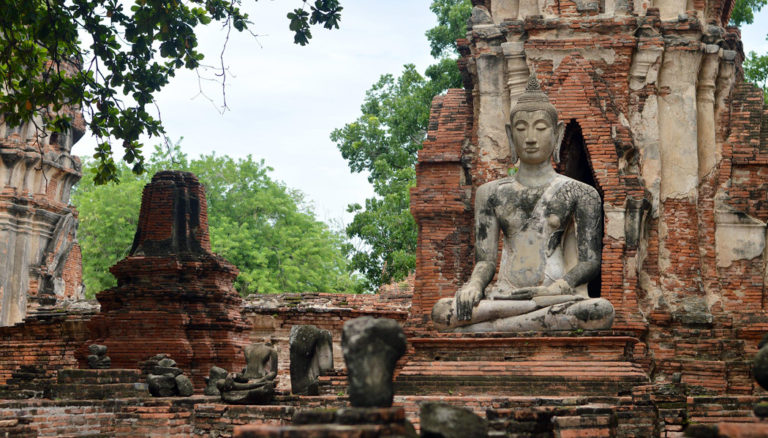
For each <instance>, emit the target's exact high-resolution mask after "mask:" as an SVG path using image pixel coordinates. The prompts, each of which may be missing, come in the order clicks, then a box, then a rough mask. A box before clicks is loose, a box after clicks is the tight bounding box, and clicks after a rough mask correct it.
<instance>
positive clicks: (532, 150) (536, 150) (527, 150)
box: [524, 148, 539, 154]
mask: <svg viewBox="0 0 768 438" xmlns="http://www.w3.org/2000/svg"><path fill="white" fill-rule="evenodd" d="M524 150H525V151H526V152H528V153H529V154H532V153H534V152H538V151H539V148H525V149H524Z"/></svg>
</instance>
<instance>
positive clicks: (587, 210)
mask: <svg viewBox="0 0 768 438" xmlns="http://www.w3.org/2000/svg"><path fill="white" fill-rule="evenodd" d="M570 189H571V190H572V191H573V192H574V193H572V195H573V198H572V199H573V202H574V203H575V208H574V211H573V222H574V225H575V229H576V241H577V245H578V255H579V261H578V263H576V265H575V266H574V267H573V268H571V270H569V271H568V272H567V273H566V274H565V276H564V277H563V280H565V282H566V283H568V285H569V286H570V287H571V288H575V287H576V286H579V285H582V284H584V283H587V282H588V281H589V280H591V279H592V278H594V277H595V276H596V275H597V274H598V273H599V272H600V259H601V253H602V240H603V208H602V201H601V200H600V195H598V194H597V190H595V188H594V187H591V186H588V185H586V184H574V185H573V186H572V187H570Z"/></svg>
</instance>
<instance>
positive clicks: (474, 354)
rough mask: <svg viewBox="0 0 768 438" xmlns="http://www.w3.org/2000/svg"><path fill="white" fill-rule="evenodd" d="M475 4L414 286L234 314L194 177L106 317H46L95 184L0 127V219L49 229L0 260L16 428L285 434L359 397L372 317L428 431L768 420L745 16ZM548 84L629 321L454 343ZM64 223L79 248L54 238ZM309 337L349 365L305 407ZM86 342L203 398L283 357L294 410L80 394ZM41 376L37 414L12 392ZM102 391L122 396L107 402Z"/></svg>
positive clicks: (113, 294) (607, 276) (583, 430)
mask: <svg viewBox="0 0 768 438" xmlns="http://www.w3.org/2000/svg"><path fill="white" fill-rule="evenodd" d="M473 4H474V9H473V12H472V18H471V19H470V25H469V28H468V32H467V37H466V39H462V40H460V41H459V49H460V53H461V56H462V57H461V59H460V61H459V65H460V68H461V71H462V74H463V78H464V85H465V88H464V89H456V90H449V91H448V92H447V94H445V95H443V96H439V97H437V98H436V99H435V100H434V102H433V106H432V113H431V118H430V124H429V132H428V134H427V140H426V141H425V143H424V148H423V150H421V151H420V152H419V161H418V164H417V186H416V187H415V188H413V189H412V192H411V211H412V213H413V215H414V217H415V218H416V221H417V223H418V227H419V241H418V248H417V267H416V274H415V277H414V279H413V286H412V288H411V287H406V288H403V289H398V288H388V289H387V290H386V292H383V293H380V294H378V295H356V296H351V295H334V294H323V293H317V294H284V295H257V296H251V297H248V298H246V299H243V300H241V299H240V298H238V297H237V296H236V295H235V294H234V292H233V290H232V289H231V284H232V283H231V282H232V278H233V275H234V273H233V272H234V271H233V267H232V266H231V265H229V264H228V263H227V262H226V261H224V260H222V259H220V258H218V257H216V256H215V255H213V254H211V253H210V246H209V244H208V243H207V239H208V237H207V229H206V228H205V224H206V220H205V200H204V194H203V193H202V191H201V190H200V189H199V187H200V186H199V184H196V182H195V181H194V179H193V178H192V177H191V176H190V177H184V178H181V179H178V178H177V177H174V176H172V175H171V174H169V175H165V176H163V175H161V176H160V177H158V180H157V181H156V182H153V184H151V185H150V186H149V187H148V188H147V189H146V191H145V195H144V200H143V205H142V214H143V215H144V216H142V218H146V221H144V219H142V225H140V227H139V232H137V240H136V242H137V243H136V244H135V245H134V250H133V251H132V252H131V255H129V256H128V257H127V258H126V259H125V260H123V261H121V262H119V263H118V264H117V265H116V266H115V267H114V268H113V273H114V274H115V275H116V276H117V277H118V279H119V284H118V286H117V287H116V288H114V289H110V290H108V291H105V292H102V293H101V294H99V295H98V298H99V301H100V303H101V308H100V309H98V308H95V307H87V306H82V307H81V308H80V310H78V311H75V310H72V309H70V310H67V309H66V308H64V307H62V308H61V309H62V311H59V312H53V311H40V310H34V309H35V306H32V305H30V304H27V303H38V302H39V303H40V304H39V305H42V302H41V301H40V300H41V298H40V297H43V296H50V297H54V298H55V300H53V301H51V305H53V304H56V303H60V302H65V301H66V299H67V298H69V297H76V296H77V293H78V292H77V288H76V285H77V284H78V279H77V270H76V269H72V270H68V268H67V267H68V266H70V267H71V266H76V263H77V262H76V256H77V246H76V243H74V237H73V234H71V231H67V230H69V229H70V228H66V227H67V219H63V218H66V217H68V216H67V214H71V215H72V216H71V218H73V219H68V220H70V221H73V220H74V218H76V215H75V213H74V212H73V211H72V209H71V207H68V206H66V202H67V194H68V190H69V188H70V187H71V185H72V183H74V181H76V180H77V178H78V176H79V174H78V171H77V165H76V163H77V162H76V159H74V158H70V157H69V155H68V153H67V152H66V151H67V150H68V149H67V148H65V147H64V146H59V145H58V144H54V143H52V144H51V145H50V146H47V147H48V148H49V149H50V152H49V155H50V157H51V158H50V160H49V161H50V164H48V161H46V162H45V165H44V166H43V168H44V169H47V170H46V172H49V173H46V175H47V179H44V178H43V177H42V176H37V175H38V174H36V173H34V172H35V171H37V168H38V166H37V165H36V164H34V163H33V161H24V160H22V159H21V158H23V157H27V156H32V155H30V152H29V151H28V152H24V151H26V149H25V147H26V148H29V146H28V144H29V143H28V141H27V140H26V137H24V136H23V135H20V134H19V133H18V132H11V131H5V132H6V133H5V134H4V140H3V141H2V149H1V150H0V152H2V154H3V168H2V169H3V173H2V175H5V176H4V177H3V178H4V179H3V180H2V184H4V186H3V187H4V188H3V191H2V193H0V202H1V203H2V204H0V205H2V206H3V208H4V211H6V212H9V213H8V214H6V215H3V216H0V223H4V222H2V221H8V220H9V219H4V218H7V217H9V216H8V215H11V216H12V217H13V218H14V219H13V221H16V222H13V223H14V224H16V223H20V219H16V218H19V217H22V216H23V217H31V218H39V219H35V220H39V221H43V219H44V222H45V223H46V224H47V225H46V227H47V228H45V229H42V228H40V227H37V228H35V227H31V226H30V227H21V226H19V225H14V226H13V227H11V226H7V227H3V228H2V229H0V233H5V234H2V236H3V240H2V242H3V245H5V246H8V243H7V242H13V241H16V242H21V241H22V240H23V239H26V240H25V242H31V243H27V244H25V245H28V246H26V247H25V248H28V252H27V253H28V254H32V253H35V254H36V255H37V256H38V257H37V258H31V256H30V257H28V258H23V257H20V256H18V255H16V254H19V253H22V252H23V251H22V250H19V249H14V250H13V251H14V253H13V254H14V257H11V258H9V256H8V254H11V250H10V249H8V250H4V251H3V252H0V256H1V257H5V259H3V260H15V261H16V263H18V264H8V263H4V264H2V265H3V266H13V270H12V273H10V274H9V273H8V269H6V270H3V271H2V272H0V280H2V281H3V282H4V283H2V288H3V289H2V291H3V301H2V303H3V304H2V306H3V307H2V315H3V318H6V319H3V320H2V321H0V322H2V323H4V324H5V325H9V324H13V323H17V322H19V323H18V324H15V325H12V326H9V327H3V328H1V329H0V337H2V339H3V343H2V344H1V345H0V348H1V349H2V353H0V383H2V382H5V383H6V385H5V386H4V387H3V388H2V389H0V395H3V397H2V398H3V399H4V400H2V401H0V432H7V433H9V434H13V433H16V434H18V436H57V435H67V436H78V435H87V434H88V433H99V434H102V435H109V436H142V435H148V434H150V433H154V434H157V435H163V436H189V435H200V436H230V435H231V434H232V433H233V429H234V427H235V426H236V425H244V424H262V425H287V424H290V423H291V419H292V417H293V415H294V413H295V412H297V411H299V410H302V409H307V408H313V407H323V408H336V407H343V406H346V405H347V403H348V401H347V398H346V395H345V391H346V379H345V373H346V372H345V369H344V361H343V360H342V356H341V351H340V336H341V327H342V324H343V323H344V321H346V320H349V319H351V318H355V317H358V316H364V315H371V316H377V317H387V318H392V319H395V320H397V321H399V322H400V323H401V324H402V325H403V327H404V329H405V333H406V335H407V338H408V351H407V353H406V355H405V356H404V357H403V358H402V359H401V361H400V363H399V366H398V370H397V372H396V376H395V388H396V395H395V406H400V407H403V408H404V409H405V413H406V416H407V418H408V419H409V420H411V421H413V422H414V423H415V424H416V425H417V426H418V420H419V419H418V406H419V405H420V404H422V403H424V402H427V401H438V400H439V401H445V402H447V403H450V404H453V405H457V406H464V407H468V408H470V409H472V410H473V411H475V412H476V413H478V414H480V415H481V416H482V417H484V418H487V420H488V421H489V425H490V428H491V431H493V433H494V434H495V435H494V436H505V435H507V436H529V435H532V434H540V435H539V436H620V437H626V436H682V434H683V433H684V432H685V430H686V429H689V428H691V427H692V426H691V425H695V424H711V425H719V426H720V427H721V428H720V432H721V433H723V434H726V431H728V430H735V429H734V427H736V426H742V427H748V428H749V429H738V430H742V431H743V430H753V431H754V430H758V428H759V427H761V426H762V427H765V425H764V424H763V425H761V423H760V420H759V419H758V418H757V417H756V416H755V414H754V413H753V408H754V406H755V405H756V404H757V403H759V402H765V401H768V395H767V394H766V393H765V391H764V390H762V389H761V388H760V387H759V386H757V384H756V383H755V381H754V376H753V375H752V371H751V361H752V358H753V357H754V355H755V354H756V352H757V345H758V342H759V340H760V339H761V338H762V336H763V335H764V334H766V333H768V314H766V306H767V305H768V303H766V293H767V292H768V291H767V290H766V280H767V279H768V269H767V267H768V253H767V252H766V231H767V228H766V222H768V190H766V189H767V188H768V187H766V185H767V184H768V178H767V177H768V108H766V106H765V105H764V100H763V95H762V93H761V91H760V90H759V89H758V88H757V87H755V86H753V85H751V84H747V83H745V82H744V81H743V72H742V69H741V63H742V61H743V56H744V55H743V50H742V46H741V41H740V34H739V30H738V29H737V28H733V27H729V26H728V21H729V17H730V13H731V10H732V8H733V2H732V0H691V1H682V0H656V1H652V2H650V1H649V2H645V1H636V2H627V1H624V0H573V1H572V0H557V1H554V0H553V1H547V2H538V1H531V0H474V1H473ZM531 72H535V74H536V76H537V77H538V79H539V81H540V82H541V84H542V88H543V89H544V90H545V91H546V92H547V94H548V95H549V97H550V99H551V101H552V103H553V104H554V105H555V107H556V108H557V109H558V112H559V116H560V119H561V120H564V121H565V122H566V124H567V128H566V134H565V139H564V142H563V145H562V152H561V154H562V160H561V162H560V163H559V164H558V165H557V170H558V171H559V172H561V173H564V174H566V175H568V176H570V177H571V178H574V179H577V180H579V181H582V182H584V183H587V184H589V185H592V186H593V187H595V188H596V189H597V191H598V192H599V194H600V196H601V198H602V201H603V221H604V233H603V236H604V237H603V241H602V269H601V273H600V276H599V278H598V279H597V280H595V281H593V282H591V283H590V284H589V293H590V296H593V297H602V298H606V299H608V300H609V301H610V302H611V303H612V304H613V306H614V307H615V309H616V319H615V322H614V325H613V327H612V329H611V330H607V331H596V332H589V331H574V332H559V333H554V334H553V333H551V332H550V333H548V334H541V333H520V334H503V333H490V334H473V335H459V334H454V333H439V332H438V331H437V330H435V329H434V327H433V325H432V323H431V321H430V317H429V314H430V311H431V309H432V306H433V304H434V303H435V302H436V301H437V300H438V299H440V298H443V297H450V296H453V294H454V293H455V291H456V290H457V288H458V287H459V286H460V285H462V284H463V283H464V282H465V281H466V280H467V278H468V277H469V275H470V273H471V270H472V268H473V261H472V260H473V258H474V257H473V251H474V247H473V242H474V236H473V233H474V231H473V217H474V211H473V210H474V207H473V199H474V195H475V190H476V189H477V187H478V186H480V185H481V184H483V183H485V182H488V181H491V180H494V179H497V178H500V177H502V176H504V175H506V174H507V172H508V170H509V168H510V167H511V166H512V163H511V162H510V159H509V155H508V146H507V138H506V133H505V132H504V124H505V123H506V121H507V119H508V111H509V108H510V107H511V105H512V104H513V103H514V102H515V101H516V100H517V98H518V97H519V96H520V95H521V93H522V92H523V90H524V88H525V84H526V81H527V79H528V77H529V75H530V74H531ZM62 142H63V143H65V144H70V143H67V142H66V141H63V140H62ZM24 145H27V146H24ZM46 150H47V149H46ZM25 154H27V155H25ZM57 154H58V155H57ZM49 155H45V157H48V156H49ZM14 157H16V158H14ZM38 157H39V155H38ZM30 160H34V157H33V158H30ZM18 163H26V164H18ZM45 166H49V167H45ZM14 172H16V173H14ZM18 172H22V173H24V175H27V176H25V177H20V176H14V175H21V173H18ZM41 181H48V182H47V183H46V184H47V186H46V185H45V184H43V183H41ZM25 184H26V185H25ZM163 185H164V186H163ZM160 186H163V187H165V189H163V190H165V191H163V190H161V188H160ZM25 187H26V188H25ZM51 187H53V188H51ZM148 193H149V194H148ZM152 193H156V194H158V195H157V197H154V196H155V195H152ZM160 193H165V194H160ZM174 193H175V194H174ZM160 199H162V201H158V200H160ZM153 202H156V203H157V204H156V206H155V207H150V206H151V205H153V204H152V203H153ZM158 202H159V203H158ZM22 213H23V214H22ZM163 214H165V216H162V215H163ZM24 215H26V216H24ZM161 216H162V217H161ZM62 221H64V222H62ZM59 223H61V228H62V229H64V228H66V230H64V231H61V233H63V234H61V233H60V234H57V233H56V232H54V230H55V229H57V227H58V225H57V224H59ZM70 223H71V222H70ZM150 223H151V224H152V225H151V226H148V224H150ZM30 230H40V231H34V232H33V231H30ZM24 233H27V234H24ZM35 233H37V234H35ZM6 236H10V237H6ZM52 236H55V237H52ZM14 239H16V240H14ZM142 242H148V245H144V246H142ZM152 242H155V243H152ZM157 242H173V244H171V245H166V244H163V243H157ZM5 246H4V248H5ZM20 247H21V246H19V244H16V248H20ZM43 248H44V249H45V250H43ZM70 248H71V249H70ZM140 248H144V250H141V249H140ZM153 248H154V250H158V251H159V252H157V253H152V251H153ZM33 249H34V250H33ZM160 250H161V251H160ZM153 257H154V258H153ZM72 260H74V261H72ZM22 262H23V263H22ZM9 269H10V268H9ZM11 279H12V280H13V282H11V283H12V284H11V283H9V281H11ZM14 282H15V283H14ZM9 284H11V285H10V286H9ZM27 285H28V286H27ZM57 285H58V286H57ZM24 291H27V292H26V295H25V294H24V293H23V292H24ZM51 291H53V293H51ZM57 291H58V292H57ZM43 292H45V293H43ZM8 297H11V298H8ZM9 300H10V301H9ZM8 302H10V303H11V304H6V303H8ZM7 306H11V307H7ZM14 306H15V307H14ZM54 307H55V306H54ZM6 309H14V310H6ZM25 309H27V310H25ZM33 310H34V311H33ZM49 310H50V309H49ZM25 313H26V315H27V316H26V319H24V321H22V322H20V321H21V319H20V318H21V316H23V315H24V314H25ZM6 315H9V316H6ZM11 315H16V316H11ZM14 318H15V319H14ZM161 318H164V320H163V321H162V322H164V324H160V323H159V321H158V320H159V319H161ZM166 320H167V322H166ZM297 324H313V325H316V326H317V327H320V328H322V329H326V330H329V331H330V332H331V333H332V335H333V340H334V359H335V360H334V363H335V364H336V368H335V369H334V370H333V371H332V372H329V373H326V374H325V375H323V376H321V377H320V382H321V385H320V392H321V395H320V396H294V395H291V394H290V381H289V379H288V367H289V363H288V361H289V355H288V337H289V332H290V329H291V327H292V326H294V325H297ZM93 341H98V342H103V343H106V344H108V345H109V348H110V354H112V355H113V357H114V358H115V362H118V363H119V367H121V368H133V369H138V368H139V362H140V361H142V360H145V359H146V358H148V357H149V356H152V355H154V354H157V353H164V352H167V353H170V354H171V355H172V357H174V358H175V359H177V360H178V361H179V365H180V367H182V368H183V369H184V371H185V372H186V373H187V374H189V375H191V376H192V377H193V380H194V382H195V386H196V391H197V392H198V393H201V392H202V382H201V377H202V376H204V375H206V373H207V370H208V369H209V368H210V367H211V366H213V365H219V366H224V365H226V366H227V367H228V368H230V369H234V368H235V367H237V366H241V365H242V363H241V362H237V361H238V360H240V359H238V358H236V357H235V355H236V353H235V352H238V353H237V354H239V350H238V348H240V347H241V346H242V345H245V344H246V343H250V342H263V341H269V342H271V343H272V344H273V345H275V346H276V347H277V349H278V352H279V368H280V374H279V377H278V386H277V387H278V390H279V394H278V396H277V397H276V399H275V401H274V402H273V404H271V405H267V406H234V405H226V404H222V403H221V402H220V400H219V399H218V398H215V397H206V396H203V395H195V396H193V397H192V398H156V399H153V398H148V397H147V395H146V394H144V395H142V394H137V393H136V391H131V390H130V388H132V386H131V385H130V383H131V382H132V380H131V379H134V380H135V379H136V378H137V377H136V376H138V371H137V372H135V373H134V374H131V373H129V372H127V371H126V373H124V374H123V375H120V376H119V378H115V379H116V380H112V381H110V380H109V379H107V378H106V377H105V376H107V374H104V376H101V375H96V376H95V377H94V376H91V377H89V378H87V379H86V378H84V377H81V378H80V380H78V378H77V376H78V374H77V373H76V372H75V371H72V370H68V369H71V368H79V367H83V365H84V364H83V358H84V354H85V353H84V351H85V350H84V348H86V347H87V345H88V343H90V342H93ZM166 350H168V351H166ZM171 350H172V351H171ZM220 364H222V365H220ZM115 366H117V364H116V365H115ZM24 367H26V368H24ZM25 370H26V371H25ZM35 373H37V374H35ZM29 375H34V376H36V377H35V379H34V382H35V383H34V384H32V383H27V385H32V387H33V388H37V389H36V391H37V393H39V394H41V397H42V398H32V399H10V398H9V397H10V396H11V395H13V394H17V393H18V392H19V391H21V390H23V389H24V385H25V384H24V376H29ZM78 382H80V383H78ZM72 385H75V387H76V388H78V386H77V385H80V386H79V388H80V391H79V394H78V391H75V390H73V386H72ZM108 385H114V386H113V387H111V388H112V390H111V391H112V392H110V391H107V390H104V391H101V392H99V391H96V390H94V388H97V387H102V388H110V387H108ZM34 391H35V390H33V392H34ZM27 394H29V392H27ZM83 394H92V395H89V396H88V397H90V399H87V400H83V399H82V398H83V397H85V396H83ZM99 394H101V395H99ZM78 398H79V399H78ZM86 398H87V397H86ZM729 428H730V429H729ZM726 436H727V435H726ZM731 436H735V435H731Z"/></svg>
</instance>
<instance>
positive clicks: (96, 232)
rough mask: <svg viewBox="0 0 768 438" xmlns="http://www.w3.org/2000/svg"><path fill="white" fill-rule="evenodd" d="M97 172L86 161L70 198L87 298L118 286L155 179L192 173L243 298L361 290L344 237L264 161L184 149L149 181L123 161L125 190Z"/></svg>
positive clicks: (156, 162)
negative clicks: (170, 172)
mask: <svg viewBox="0 0 768 438" xmlns="http://www.w3.org/2000/svg"><path fill="white" fill-rule="evenodd" d="M96 167H97V164H96V163H95V162H93V161H87V162H86V163H85V166H84V177H83V180H82V181H81V182H80V183H78V185H77V187H76V189H75V192H74V193H73V197H72V202H73V204H74V205H75V206H76V207H77V208H78V210H79V212H80V228H79V230H78V239H79V241H80V244H81V246H82V251H83V279H84V282H85V285H86V295H87V296H89V297H93V295H94V294H95V293H97V292H99V291H101V290H103V289H106V288H109V287H112V286H114V285H115V279H114V278H113V277H112V276H111V275H110V274H109V273H108V268H109V267H110V266H111V265H113V264H114V263H116V262H117V261H118V260H120V259H122V258H123V257H125V256H126V255H127V253H128V250H129V249H130V247H131V243H132V241H133V234H134V232H135V231H136V225H137V221H138V214H139V207H140V202H141V191H142V190H143V187H144V185H145V184H146V183H147V182H149V181H150V180H151V177H150V175H151V174H154V173H155V172H157V171H159V170H162V169H168V168H173V169H180V170H187V171H191V172H193V173H195V174H196V175H197V176H198V178H199V179H200V181H201V183H202V184H203V185H204V186H205V188H206V197H207V199H208V221H209V228H210V235H211V246H212V248H213V251H214V252H216V253H218V254H220V255H222V256H224V257H225V258H226V259H227V260H229V261H230V262H232V263H233V264H235V265H236V266H237V267H238V269H240V275H239V276H238V278H237V281H236V287H237V289H238V291H240V293H241V294H243V295H247V294H250V293H257V292H258V293H271V292H306V291H312V292H317V291H320V292H359V291H360V285H359V282H358V280H357V279H356V278H354V277H352V276H350V274H349V270H348V266H347V265H348V261H347V259H346V258H345V251H346V250H347V248H346V246H345V244H344V241H343V237H342V236H341V235H340V234H339V233H337V232H334V231H332V230H330V229H329V228H328V226H327V225H325V224H324V223H322V222H320V221H318V220H316V219H315V217H314V214H313V212H312V210H311V209H310V208H309V207H308V206H307V204H306V202H305V201H304V199H303V196H302V194H301V193H300V192H298V191H295V190H291V189H289V188H287V187H285V186H284V185H283V184H282V183H279V182H276V181H274V180H272V179H271V178H270V177H269V172H270V171H271V170H272V169H271V168H269V167H267V166H266V165H265V164H264V162H263V161H254V160H253V159H252V158H251V157H250V156H249V157H247V158H245V159H237V160H235V159H233V158H230V157H227V156H217V155H215V154H210V155H205V156H201V157H200V158H197V159H193V160H189V159H188V158H187V157H186V155H184V154H182V153H181V152H180V150H179V149H178V147H176V148H175V149H173V150H172V151H171V153H168V152H167V151H165V152H164V151H163V150H161V149H156V151H155V153H154V154H153V155H152V156H151V157H150V159H149V160H148V172H147V173H145V174H143V175H135V174H134V173H133V172H131V169H129V168H128V166H127V165H125V164H124V163H118V164H117V176H118V177H119V178H120V179H121V182H120V184H119V185H117V184H113V183H110V184H104V185H96V184H95V183H94V174H95V172H96Z"/></svg>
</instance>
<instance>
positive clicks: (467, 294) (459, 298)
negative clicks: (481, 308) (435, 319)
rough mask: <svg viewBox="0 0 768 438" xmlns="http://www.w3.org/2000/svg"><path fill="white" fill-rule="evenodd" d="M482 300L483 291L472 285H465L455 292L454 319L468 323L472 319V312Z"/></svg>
mask: <svg viewBox="0 0 768 438" xmlns="http://www.w3.org/2000/svg"><path fill="white" fill-rule="evenodd" d="M482 298H483V289H482V288H480V287H477V286H474V285H472V284H465V285H464V286H462V288H461V289H459V290H458V291H457V292H456V299H455V300H454V302H455V303H456V319H457V320H459V321H469V320H471V319H472V310H473V309H474V308H475V306H476V305H477V303H479V302H480V300H481V299H482Z"/></svg>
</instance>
